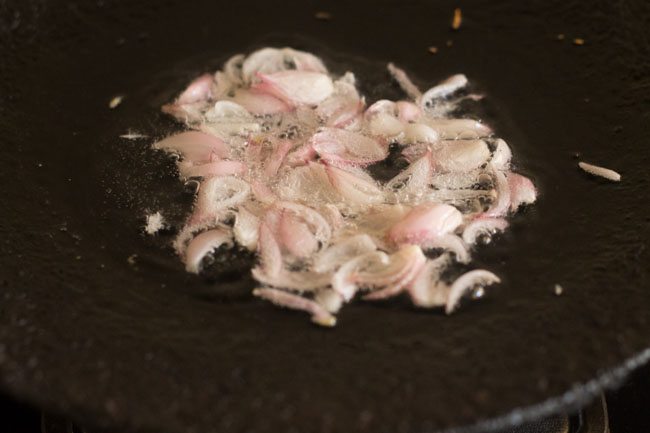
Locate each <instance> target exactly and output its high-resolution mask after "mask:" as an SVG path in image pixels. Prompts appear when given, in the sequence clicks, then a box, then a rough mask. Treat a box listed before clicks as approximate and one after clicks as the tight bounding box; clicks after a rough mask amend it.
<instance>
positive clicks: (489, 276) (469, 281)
mask: <svg viewBox="0 0 650 433" xmlns="http://www.w3.org/2000/svg"><path fill="white" fill-rule="evenodd" d="M500 282H501V279H499V277H497V276H496V275H494V274H493V273H492V272H490V271H486V270H484V269H476V270H473V271H469V272H467V273H465V274H463V275H461V276H460V277H458V278H457V279H456V281H454V282H453V283H452V285H451V288H450V289H449V297H448V298H447V302H446V304H445V312H446V313H447V314H451V313H452V312H453V311H454V310H455V309H456V307H457V306H458V303H459V301H460V298H461V297H462V296H463V295H464V294H465V293H466V292H467V291H468V290H471V289H473V288H474V287H476V286H489V285H491V284H494V283H500Z"/></svg>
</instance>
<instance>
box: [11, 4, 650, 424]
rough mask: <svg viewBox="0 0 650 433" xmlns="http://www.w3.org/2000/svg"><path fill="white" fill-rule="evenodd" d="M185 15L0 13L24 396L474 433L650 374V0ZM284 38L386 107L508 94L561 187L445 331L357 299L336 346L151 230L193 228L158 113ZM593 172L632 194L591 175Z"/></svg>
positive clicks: (206, 420) (490, 112) (486, 256)
mask: <svg viewBox="0 0 650 433" xmlns="http://www.w3.org/2000/svg"><path fill="white" fill-rule="evenodd" d="M188 3H190V2H181V1H175V0H161V1H158V2H150V3H148V2H144V1H141V2H132V1H108V0H99V1H97V2H79V1H66V2H64V1H55V0H40V1H34V0H30V1H27V2H18V1H16V2H2V4H1V6H0V7H1V8H2V10H1V12H0V19H1V24H0V31H1V32H2V34H1V37H0V50H1V51H0V53H2V62H1V65H2V67H1V69H0V79H1V80H0V130H1V131H2V134H1V135H0V157H1V159H0V160H1V161H2V167H3V168H2V170H0V191H2V205H0V240H1V241H0V269H1V271H0V291H1V292H2V298H1V301H0V381H1V384H2V387H3V388H4V389H5V390H6V391H7V392H10V393H12V394H13V395H15V396H16V397H18V398H22V399H26V400H29V401H32V402H34V403H36V404H39V405H42V406H44V407H46V408H48V409H50V410H54V411H59V412H63V413H67V414H70V415H71V416H73V417H74V418H75V419H76V420H77V421H80V422H81V423H82V424H86V425H89V426H103V427H107V428H113V429H117V428H122V429H124V431H164V432H202V433H205V432H229V431H232V432H266V431H268V432H279V431H285V432H290V431H293V432H362V431H373V432H375V433H382V432H391V433H395V432H409V433H410V432H421V433H424V432H433V431H438V430H453V431H459V430H462V431H479V430H484V429H490V428H497V427H501V426H504V425H510V424H517V423H520V422H522V421H524V420H527V419H532V418H535V417H538V416H541V415H543V414H548V413H551V412H559V411H564V410H570V409H572V408H576V407H578V406H581V405H583V404H585V403H586V402H587V401H588V400H590V399H591V398H592V397H593V396H594V395H595V393H597V392H598V390H599V389H600V388H602V387H611V386H615V385H616V384H617V383H619V381H620V380H621V379H622V378H623V377H624V376H625V375H626V374H627V372H628V371H630V370H631V369H633V368H635V367H636V366H637V365H639V364H641V363H643V362H645V361H646V360H647V359H648V357H649V356H650V354H649V353H650V352H648V348H649V347H650V344H649V343H650V338H649V337H650V313H649V312H650V292H649V291H650V284H649V276H650V271H649V267H648V265H649V264H650V258H649V255H648V249H647V245H648V241H649V240H650V216H649V215H650V214H649V212H648V211H649V210H650V209H649V207H648V199H649V198H650V188H649V185H648V179H649V176H648V164H649V163H650V150H649V149H650V146H648V136H647V125H648V122H649V121H650V81H649V78H648V77H650V74H649V73H650V63H649V62H650V41H649V34H648V28H650V7H649V5H648V3H647V2H644V1H642V0H639V1H633V0H621V1H616V2H612V1H589V2H578V1H575V0H570V1H566V0H565V1H530V2H521V1H506V0H503V1H480V0H476V1H461V2H451V1H437V2H424V1H400V2H398V1H387V0H379V1H374V2H363V3H361V2H357V3H354V4H346V2H313V1H312V2H298V1H289V2H282V3H275V4H274V3H272V2H253V1H249V2H238V3H235V2H219V1H214V0H211V1H195V2H191V4H188ZM457 6H460V7H461V8H462V9H463V15H464V21H463V27H462V28H461V29H460V31H458V32H452V31H450V30H449V21H450V17H451V13H452V10H453V8H454V7H457ZM319 10H325V11H328V12H330V13H331V14H332V19H331V20H329V21H318V20H315V19H314V18H313V15H314V13H315V12H316V11H319ZM560 33H562V34H564V35H565V39H564V40H563V41H560V40H557V34H560ZM576 37H579V38H584V39H585V44H584V45H583V46H576V45H573V44H572V42H571V41H572V39H573V38H576ZM448 40H450V41H452V42H453V43H452V45H451V46H450V47H448V46H447V41H448ZM269 44H271V45H292V46H294V47H296V48H302V49H307V50H311V51H314V52H316V53H317V54H319V55H322V56H324V57H325V58H326V59H327V60H328V61H329V62H330V64H331V65H332V67H333V69H335V70H340V71H342V70H343V68H344V67H351V68H354V69H355V71H357V72H358V75H359V78H360V80H361V82H363V83H367V88H366V91H367V92H368V94H369V96H370V97H371V98H373V97H377V96H378V95H379V94H380V93H384V94H386V93H388V94H387V96H392V97H394V95H395V94H396V93H395V92H398V90H397V89H396V88H394V86H392V85H391V86H388V85H383V87H381V86H379V87H377V86H378V85H379V84H380V83H382V82H385V81H386V80H387V75H386V74H385V72H384V71H383V69H382V68H383V65H384V64H385V62H387V61H394V62H396V63H397V64H399V65H401V66H403V67H404V68H406V69H407V70H408V71H409V72H411V73H412V74H413V75H414V77H416V79H417V80H418V82H419V83H420V84H422V85H423V86H425V85H431V84H433V83H435V82H437V81H438V80H440V79H442V78H444V77H446V76H448V75H450V74H452V73H457V72H464V73H465V74H467V75H468V76H469V77H470V80H471V81H472V82H473V83H474V85H475V86H476V88H477V89H478V90H480V91H482V92H484V93H486V94H487V95H488V98H487V100H486V101H485V102H483V103H481V104H479V105H478V106H477V107H474V108H473V109H475V110H479V111H480V113H481V115H482V117H484V118H485V119H486V121H488V122H489V123H490V124H492V125H493V126H494V127H495V129H496V131H497V133H498V134H499V135H500V136H502V137H504V138H505V139H506V140H507V141H508V142H509V143H510V144H511V146H512V147H513V150H514V153H515V155H516V161H515V162H516V164H517V166H518V169H519V170H520V171H522V172H524V173H525V174H527V175H530V176H531V177H532V178H533V179H534V180H535V182H536V184H538V185H539V188H540V191H541V197H540V200H539V202H538V204H536V205H535V206H533V207H531V208H529V209H527V210H526V211H525V212H523V213H522V214H520V215H518V216H517V217H515V218H514V219H513V224H512V229H511V231H510V232H509V233H508V234H506V235H504V236H502V237H500V238H498V239H496V240H495V241H494V242H493V243H492V245H490V247H489V248H484V249H482V250H480V251H479V252H477V254H476V256H477V257H476V264H477V266H484V267H487V268H489V269H492V270H494V271H495V272H497V273H498V274H499V275H501V276H503V279H504V282H503V284H501V285H500V286H498V287H494V288H492V289H490V290H489V291H488V296H486V297H485V298H484V299H482V300H480V301H478V302H475V303H471V304H469V303H467V304H465V305H464V306H463V308H462V309H460V310H459V312H458V314H455V315H453V316H451V317H446V316H444V315H443V314H442V313H441V312H440V311H430V312H422V311H416V310H414V309H412V308H411V307H409V306H408V303H406V302H404V303H401V302H394V303H387V304H384V305H368V304H355V305H352V306H350V307H348V308H346V309H345V310H344V311H343V313H342V314H341V316H340V322H339V326H338V327H337V328H335V329H334V330H323V329H318V328H316V327H313V326H311V325H309V324H308V322H307V320H306V318H305V317H304V316H303V315H300V314H297V313H295V314H294V313H292V312H287V311H282V310H278V309H275V308H272V307H270V306H269V305H267V304H264V303H261V302H258V301H256V300H254V299H253V298H252V297H251V296H250V294H249V293H250V285H251V284H252V282H251V280H250V278H249V277H248V276H247V275H248V272H247V267H248V266H249V265H250V258H248V257H243V256H232V257H228V259H227V260H226V263H224V264H221V265H220V266H221V268H219V269H218V272H216V273H215V274H214V275H212V276H211V277H210V278H208V279H206V278H198V277H196V276H190V275H187V274H185V273H184V272H183V271H182V267H181V265H180V264H179V263H178V261H177V260H176V258H175V257H174V256H173V254H172V252H171V250H170V249H169V247H168V242H169V240H170V239H171V236H172V235H171V234H167V235H163V236H160V237H157V238H147V237H145V236H144V235H143V234H142V232H141V227H142V224H143V216H144V215H145V213H146V212H150V211H155V210H158V209H163V210H164V211H165V212H166V214H168V215H171V216H172V219H173V218H176V220H178V221H181V220H182V217H183V215H184V212H187V210H188V209H189V206H190V203H191V198H189V197H188V196H187V195H186V194H184V193H183V190H182V188H181V186H180V185H178V184H177V181H176V179H175V178H174V176H173V171H172V170H171V167H172V164H171V163H170V161H168V160H167V159H166V158H164V157H163V156H161V155H157V154H154V153H153V152H151V151H150V150H149V149H148V146H149V144H150V142H151V141H152V140H153V139H154V138H155V137H158V136H162V135H164V134H166V133H168V132H170V131H172V130H175V129H178V126H177V125H175V124H174V123H173V122H171V121H170V120H169V119H167V118H165V117H164V116H163V115H161V114H159V112H158V108H159V106H160V105H161V104H162V103H164V102H167V101H169V100H170V98H171V97H172V96H173V95H174V94H175V92H177V91H178V90H179V89H181V88H182V87H183V85H184V84H185V83H186V82H187V81H188V80H189V79H190V78H192V77H193V76H196V75H197V74H199V73H201V72H204V71H207V70H213V69H215V68H216V67H217V66H219V64H220V62H222V61H223V60H224V59H225V58H227V56H229V55H232V54H234V53H237V52H246V51H250V50H251V49H254V48H257V47H260V46H264V45H269ZM431 45H437V46H438V47H439V50H440V51H439V53H438V54H437V55H430V54H429V53H428V52H427V47H428V46H431ZM377 89H378V90H377ZM390 92H393V93H392V94H390ZM117 94H124V95H125V96H126V97H125V99H124V102H123V103H122V105H121V106H119V107H118V108H117V109H115V110H109V109H108V108H107V105H108V101H109V100H110V99H111V98H112V97H113V96H115V95H117ZM128 129H133V130H135V131H138V132H144V133H146V134H149V135H152V138H151V139H150V140H142V141H126V140H122V139H120V138H118V136H119V135H120V134H123V133H125V132H126V131H127V130H128ZM576 153H578V154H580V155H581V156H580V157H581V158H583V159H585V160H588V161H591V162H594V163H601V164H603V165H606V166H610V167H612V168H615V169H617V170H619V171H620V172H621V173H622V175H623V181H622V182H621V183H620V184H613V183H608V182H605V181H601V180H598V179H595V178H592V177H590V176H588V175H586V174H585V173H582V172H581V171H579V170H578V169H577V168H576V163H577V159H576V156H575V155H576ZM169 203H176V205H170V204H169ZM129 257H131V260H130V261H129V260H127V259H128V258H129ZM556 283H559V284H561V285H562V286H563V287H564V289H565V290H564V293H563V294H562V296H556V295H555V294H554V291H553V287H554V285H555V284H556Z"/></svg>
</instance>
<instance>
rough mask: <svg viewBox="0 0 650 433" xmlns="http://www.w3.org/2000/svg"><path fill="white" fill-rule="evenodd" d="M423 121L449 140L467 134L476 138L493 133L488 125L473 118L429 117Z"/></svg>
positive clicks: (441, 136)
mask: <svg viewBox="0 0 650 433" xmlns="http://www.w3.org/2000/svg"><path fill="white" fill-rule="evenodd" d="M422 122H423V123H426V124H427V125H429V126H430V127H432V128H433V129H435V130H436V132H438V135H439V136H440V138H443V139H447V140H456V139H457V138H463V136H464V135H467V134H469V135H470V136H473V137H474V138H482V137H487V136H489V135H490V134H491V133H492V130H491V129H490V128H489V127H488V126H487V125H485V124H484V123H481V122H479V121H477V120H472V119H444V118H435V119H431V118H427V119H426V120H423V121H422Z"/></svg>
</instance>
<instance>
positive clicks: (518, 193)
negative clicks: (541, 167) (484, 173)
mask: <svg viewBox="0 0 650 433" xmlns="http://www.w3.org/2000/svg"><path fill="white" fill-rule="evenodd" d="M508 187H509V189H510V210H511V211H513V212H515V211H516V210H517V209H518V208H519V206H521V205H525V204H531V203H535V200H537V189H535V185H533V182H531V180H530V179H528V178H527V177H525V176H522V175H520V174H517V173H510V174H508Z"/></svg>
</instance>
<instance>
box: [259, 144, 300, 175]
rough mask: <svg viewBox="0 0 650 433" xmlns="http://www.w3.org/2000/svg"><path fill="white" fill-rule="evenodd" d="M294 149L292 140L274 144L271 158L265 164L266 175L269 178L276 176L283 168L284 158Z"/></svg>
mask: <svg viewBox="0 0 650 433" xmlns="http://www.w3.org/2000/svg"><path fill="white" fill-rule="evenodd" d="M292 147H293V142H291V141H290V140H278V141H277V142H275V143H274V149H273V152H272V153H271V157H270V158H269V160H268V161H263V162H265V167H264V174H265V175H266V176H268V177H269V178H271V177H273V176H275V175H276V174H277V172H278V170H279V169H280V166H282V162H283V161H284V158H285V157H286V156H287V153H289V150H291V148H292Z"/></svg>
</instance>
